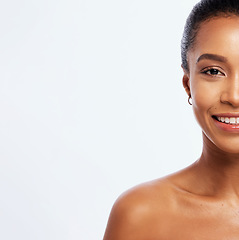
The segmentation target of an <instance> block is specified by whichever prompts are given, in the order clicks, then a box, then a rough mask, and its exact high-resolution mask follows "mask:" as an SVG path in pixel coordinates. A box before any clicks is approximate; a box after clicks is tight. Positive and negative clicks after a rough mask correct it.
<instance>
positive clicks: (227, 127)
mask: <svg viewBox="0 0 239 240" xmlns="http://www.w3.org/2000/svg"><path fill="white" fill-rule="evenodd" d="M213 116H217V117H239V114H238V113H237V114H234V113H230V114H229V113H222V114H215V115H213ZM212 120H213V121H214V123H215V125H216V126H217V127H218V128H219V129H221V130H223V131H226V132H231V133H239V125H233V124H228V123H223V122H219V121H218V120H216V119H215V118H214V117H212Z"/></svg>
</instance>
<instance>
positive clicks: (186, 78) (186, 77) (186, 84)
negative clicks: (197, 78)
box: [182, 67, 191, 96]
mask: <svg viewBox="0 0 239 240" xmlns="http://www.w3.org/2000/svg"><path fill="white" fill-rule="evenodd" d="M182 68H183V67H182ZM183 72H184V74H183V87H184V89H185V91H186V93H187V94H188V96H191V90H190V83H189V79H190V75H189V72H188V71H187V70H185V69H184V68H183Z"/></svg>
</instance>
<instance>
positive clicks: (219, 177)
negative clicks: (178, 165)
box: [195, 134, 239, 199]
mask: <svg viewBox="0 0 239 240" xmlns="http://www.w3.org/2000/svg"><path fill="white" fill-rule="evenodd" d="M195 166H197V167H196V169H197V172H198V173H199V174H200V175H201V179H200V181H202V182H201V184H203V185H204V190H206V191H205V192H206V193H207V194H208V195H218V196H219V195H220V196H221V197H225V196H227V197H228V196H231V197H234V198H235V195H236V196H237V199H238V198H239V153H238V154H235V153H227V152H224V151H223V150H221V149H219V148H218V147H217V146H216V145H215V144H214V143H212V142H211V141H210V140H209V139H208V138H207V136H205V135H204V134H203V151H202V155H201V157H200V159H199V160H198V161H197V162H196V163H195Z"/></svg>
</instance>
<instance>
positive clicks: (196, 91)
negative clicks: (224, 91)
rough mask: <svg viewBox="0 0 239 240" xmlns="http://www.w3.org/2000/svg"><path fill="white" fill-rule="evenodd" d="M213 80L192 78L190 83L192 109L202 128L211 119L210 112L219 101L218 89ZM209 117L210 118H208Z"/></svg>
mask: <svg viewBox="0 0 239 240" xmlns="http://www.w3.org/2000/svg"><path fill="white" fill-rule="evenodd" d="M217 85H218V84H217V83H215V82H207V81H202V80H198V81H197V80H196V79H195V80H194V81H193V82H192V85H191V94H192V99H193V111H194V114H195V117H196V119H197V121H198V123H199V124H200V125H201V127H202V128H204V127H205V126H204V124H205V123H206V122H208V121H209V120H211V119H210V118H211V115H212V113H215V110H216V108H217V105H218V103H219V102H220V91H218V89H220V87H219V86H217ZM209 117H210V118H209Z"/></svg>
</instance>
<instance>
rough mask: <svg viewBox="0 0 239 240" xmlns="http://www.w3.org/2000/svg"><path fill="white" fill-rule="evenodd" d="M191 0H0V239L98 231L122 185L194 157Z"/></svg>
mask: <svg viewBox="0 0 239 240" xmlns="http://www.w3.org/2000/svg"><path fill="white" fill-rule="evenodd" d="M196 2H197V1H192V0H172V1H162V0H157V1H156V0H147V1H146V0H144V1H143V0H120V1H119V0H118V1H114V0H102V1H99V0H41V1H30V0H20V1H19V0H18V1H17V0H8V1H3V0H1V2H0V239H4V240H9V239H11V240H13V239H14V240H15V239H22V240H28V239H29V240H33V239H34V240H38V239H40V240H43V239H44V240H53V239H57V240H63V239H67V240H68V239H69V240H73V239H74V240H75V239H81V240H94V239H102V238H103V233H104V230H105V227H106V223H107V219H108V215H109V213H110V209H111V207H112V205H113V203H114V201H115V200H116V198H117V197H118V196H119V195H120V194H121V193H122V192H123V191H125V190H126V189H128V188H131V187H132V186H134V185H137V184H139V183H142V182H145V181H149V180H152V179H155V178H159V177H162V176H164V175H167V174H169V173H172V172H174V171H177V170H179V169H181V168H183V167H185V166H187V165H189V164H191V163H193V162H194V161H195V160H196V159H197V158H198V157H199V156H200V152H201V131H200V129H199V127H198V126H197V123H196V121H195V119H194V116H193V113H192V109H191V106H189V105H188V103H187V95H186V93H185V92H184V89H183V86H182V75H183V74H182V70H181V68H180V65H181V59H180V41H181V36H182V31H183V26H184V23H185V20H186V17H187V16H188V14H189V12H190V10H191V8H192V6H193V5H194V4H195V3H196Z"/></svg>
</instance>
